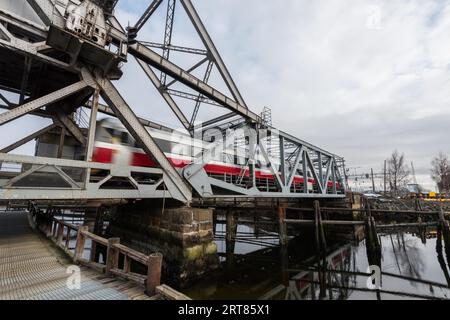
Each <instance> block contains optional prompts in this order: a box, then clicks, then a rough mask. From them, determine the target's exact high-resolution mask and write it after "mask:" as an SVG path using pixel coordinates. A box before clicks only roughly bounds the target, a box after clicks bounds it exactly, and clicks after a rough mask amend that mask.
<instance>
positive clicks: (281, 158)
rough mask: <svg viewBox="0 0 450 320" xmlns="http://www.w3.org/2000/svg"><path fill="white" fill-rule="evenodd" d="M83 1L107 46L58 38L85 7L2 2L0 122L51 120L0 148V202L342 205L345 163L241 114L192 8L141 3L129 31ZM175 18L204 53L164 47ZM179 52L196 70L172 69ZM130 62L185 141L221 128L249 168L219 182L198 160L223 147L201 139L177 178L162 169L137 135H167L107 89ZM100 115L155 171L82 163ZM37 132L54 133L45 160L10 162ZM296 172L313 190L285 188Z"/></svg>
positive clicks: (70, 0)
mask: <svg viewBox="0 0 450 320" xmlns="http://www.w3.org/2000/svg"><path fill="white" fill-rule="evenodd" d="M86 1H89V0H85V2H86ZM90 1H91V2H93V3H95V5H97V6H99V7H100V8H102V9H103V14H104V17H105V20H106V31H107V35H106V37H107V38H108V45H107V46H104V47H102V46H98V45H97V44H94V43H91V41H89V40H88V39H85V38H83V37H81V36H79V35H77V34H74V33H72V32H69V31H67V28H66V23H67V21H66V19H67V15H66V10H67V8H68V5H75V6H79V5H80V4H81V3H83V1H80V0H26V1H16V0H0V106H1V108H2V109H4V111H3V112H2V113H0V126H3V125H5V124H7V123H10V122H13V121H15V120H17V119H19V118H21V117H23V116H26V115H29V116H33V117H44V118H49V119H51V121H52V124H51V125H49V126H47V127H45V128H43V129H41V130H39V131H37V132H35V133H33V134H31V135H28V136H26V137H24V138H23V139H20V140H19V141H16V142H15V143H13V144H11V145H9V146H6V147H4V148H3V149H2V150H0V163H1V164H2V167H1V170H0V200H7V201H8V200H52V201H56V200H60V201H69V200H106V199H141V198H173V199H176V200H179V201H181V202H183V203H190V201H191V200H192V198H193V197H200V198H202V197H203V198H212V197H213V198H214V197H244V198H245V197H266V198H339V197H344V195H345V185H346V183H345V181H344V180H345V179H344V160H343V159H342V158H341V157H338V156H336V155H335V154H333V153H330V152H327V151H325V150H323V149H321V148H318V147H316V146H314V145H312V144H310V143H308V142H305V141H303V140H301V139H298V138H296V137H294V136H292V135H289V134H287V133H285V132H282V131H279V130H276V129H275V128H273V127H272V125H271V123H268V121H266V119H264V117H262V116H260V115H258V114H256V113H254V112H253V111H251V109H250V108H249V107H248V106H247V104H246V102H245V101H244V99H243V97H242V95H241V93H240V91H239V90H238V87H237V85H236V83H235V82H234V81H233V79H232V77H231V74H230V72H229V71H228V69H227V67H226V66H225V63H224V61H223V60H222V58H221V56H220V54H219V51H218V50H217V48H216V47H215V45H214V43H213V41H212V39H211V37H210V35H209V34H208V32H207V30H206V27H205V25H204V24H203V22H202V20H201V18H200V16H199V14H198V12H197V11H196V9H195V8H194V5H193V3H192V1H191V0H164V1H163V0H154V1H149V2H151V3H149V6H148V8H147V10H146V11H145V12H144V13H143V15H142V17H141V18H140V19H139V20H138V21H137V22H136V24H135V25H134V26H131V27H128V28H124V27H123V26H121V25H120V23H119V22H118V20H117V18H116V17H115V15H114V8H115V6H116V4H117V2H118V0H115V1H114V0H109V1H108V0H95V1H94V0H90ZM161 10H166V11H165V16H166V19H165V21H166V23H165V27H164V35H163V37H162V39H163V42H161V43H156V42H150V41H145V39H142V38H141V34H142V32H140V31H141V29H142V28H143V27H144V25H145V24H146V23H149V22H151V20H152V17H154V15H155V14H156V13H157V12H159V11H161ZM182 11H184V15H185V16H186V15H187V17H188V18H189V20H190V23H192V25H193V27H194V29H193V30H195V32H196V33H197V34H198V37H199V39H200V40H201V43H202V45H203V47H202V48H191V47H186V46H179V45H177V44H176V43H173V42H174V41H173V39H174V37H173V34H174V32H175V31H174V21H175V20H176V16H177V14H179V13H181V12H182ZM181 54H182V55H186V56H189V58H190V59H192V60H194V59H197V60H195V61H198V62H196V63H195V64H193V65H192V66H191V67H190V68H182V67H180V66H179V64H177V63H175V62H174V61H175V59H174V56H177V55H181ZM130 59H136V61H137V63H138V64H139V66H140V67H141V69H142V71H143V72H144V73H145V75H146V76H147V77H148V79H149V84H150V83H151V84H152V85H153V86H154V87H155V88H156V90H157V91H158V92H159V93H160V94H161V96H162V97H163V99H164V100H165V102H167V106H168V107H169V108H170V109H171V110H172V111H173V113H174V114H175V116H176V117H177V118H178V120H179V121H180V123H181V125H182V127H183V128H184V129H185V130H186V132H187V133H188V134H190V135H192V136H195V135H196V134H198V131H199V130H200V131H201V133H200V134H201V136H202V133H204V132H207V131H208V130H210V129H212V128H213V129H214V130H219V131H220V132H221V134H222V135H223V138H224V140H223V141H228V142H227V144H228V145H227V147H228V148H237V147H241V148H245V150H246V152H248V156H247V161H246V163H245V164H243V165H242V172H241V175H240V176H239V177H237V178H236V177H234V178H233V177H231V178H230V177H218V176H213V175H210V174H208V173H207V172H206V171H205V163H207V161H206V162H205V158H206V159H207V160H208V159H212V155H213V154H214V153H215V152H216V149H218V148H219V147H223V144H224V142H223V141H222V140H221V141H216V142H215V143H211V144H210V146H209V147H208V149H207V150H204V151H203V152H201V154H198V155H197V156H196V160H195V161H194V162H193V163H192V164H190V165H188V167H186V168H184V170H183V171H179V170H176V169H175V168H174V167H173V166H172V164H171V162H170V161H169V160H168V158H167V157H166V156H165V154H164V153H163V152H162V151H161V149H160V148H159V147H158V145H157V143H156V142H155V139H154V137H152V135H151V133H149V131H148V130H147V129H146V128H147V127H150V128H157V129H161V130H166V131H169V132H171V130H172V129H171V128H167V127H164V126H162V125H160V124H158V123H155V122H152V121H148V120H145V119H142V118H139V117H137V116H136V114H135V112H134V111H133V108H132V107H131V106H130V105H129V104H128V103H127V101H126V100H125V99H124V98H123V96H122V95H121V94H120V93H119V91H118V89H117V88H116V86H115V85H114V81H116V80H119V79H120V78H121V76H122V71H121V65H122V64H123V63H126V62H127V61H129V60H130ZM212 72H218V74H219V75H220V78H221V80H223V83H224V84H225V85H226V88H227V89H228V91H229V94H226V93H223V92H221V91H220V90H219V89H218V88H217V87H214V86H213V85H210V84H208V82H209V80H210V76H211V73H212ZM198 74H201V75H200V76H199V75H198ZM149 90H151V88H150V87H149ZM152 90H153V89H152ZM103 102H104V103H103ZM188 103H192V104H193V106H194V108H193V112H192V114H190V115H188V114H186V112H185V111H184V109H185V108H183V104H188ZM202 108H211V109H215V110H217V111H218V112H219V113H220V115H219V116H217V115H215V116H212V117H211V118H210V119H209V120H207V121H205V122H203V124H202V127H201V128H198V127H197V124H196V123H197V120H198V115H199V111H201V109H202ZM83 110H90V111H89V112H90V114H87V113H86V117H84V120H83V121H81V120H82V119H81V118H83V117H81V116H80V115H81V114H82V113H83V112H84V111H83ZM99 113H102V114H106V115H111V116H114V117H117V118H118V119H119V120H120V121H121V123H122V124H123V125H124V126H125V127H126V128H127V129H128V131H129V132H130V134H131V135H132V137H133V138H134V139H135V140H136V141H137V142H138V143H139V144H140V145H141V146H142V148H143V149H144V151H145V152H146V153H147V154H148V155H149V156H151V158H152V159H154V160H155V161H156V162H157V163H158V167H155V168H143V167H131V166H129V167H126V166H125V167H124V166H121V167H119V166H115V165H114V164H103V163H96V162H92V157H93V149H94V138H95V130H96V122H97V115H98V114H99ZM16 129H17V130H19V129H20V128H15V130H16ZM233 129H240V130H244V131H245V132H250V133H251V134H249V137H250V138H248V139H242V138H238V137H236V136H235V133H234V132H235V130H233ZM46 133H54V134H55V135H58V136H59V147H58V150H57V152H56V153H55V154H54V155H53V156H46V157H42V156H38V155H35V156H23V155H15V154H13V152H14V150H16V149H17V148H18V147H20V146H22V145H24V144H26V143H28V142H30V141H32V140H34V139H39V138H40V137H42V136H43V135H45V134H46ZM68 140H70V141H71V143H72V144H73V145H76V146H77V148H78V149H79V150H82V152H78V154H77V156H74V157H72V158H70V159H69V158H67V157H65V156H64V155H63V148H64V146H65V145H67V141H68ZM229 141H231V142H229ZM256 154H258V155H259V156H260V157H262V158H263V159H264V161H263V162H264V164H263V165H264V166H265V168H267V169H268V170H270V172H271V173H272V175H273V179H272V182H271V186H267V188H262V187H261V186H260V185H258V184H257V183H256V178H255V172H254V171H255V167H256V165H255V163H254V161H253V160H252V159H254V158H255V155H256ZM99 172H101V173H102V174H99ZM296 175H301V176H308V178H309V179H314V180H315V181H316V183H315V185H314V188H308V186H307V184H306V183H303V186H302V187H300V188H299V187H298V185H295V184H294V177H295V176H296ZM48 177H51V178H48ZM143 177H145V178H143ZM114 180H124V181H125V180H126V181H127V182H128V185H127V187H126V188H125V187H123V188H120V187H117V186H115V187H108V186H109V184H108V183H110V182H111V181H114ZM55 181H58V183H56V182H55ZM129 185H131V187H129Z"/></svg>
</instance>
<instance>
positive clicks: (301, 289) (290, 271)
mask: <svg viewBox="0 0 450 320" xmlns="http://www.w3.org/2000/svg"><path fill="white" fill-rule="evenodd" d="M218 228H219V231H220V227H218ZM252 234H253V229H252V228H251V227H248V226H242V225H241V226H239V228H238V239H240V240H241V241H239V240H238V241H236V242H235V243H234V248H233V244H230V243H228V245H227V244H226V242H225V241H223V240H217V245H218V248H219V252H220V256H221V262H222V263H221V267H220V269H219V270H217V272H216V273H215V274H212V275H210V276H209V277H208V278H205V279H204V280H202V281H200V282H198V283H197V284H195V285H194V286H192V287H190V288H188V289H185V290H184V293H186V294H187V295H189V296H190V297H192V298H194V299H263V300H264V299H266V300H267V299H274V300H283V299H289V300H310V299H319V298H320V297H319V296H320V286H319V283H320V282H319V272H317V261H318V260H317V256H316V252H315V248H314V242H313V241H312V239H311V238H309V237H308V236H304V237H298V238H295V239H292V240H291V241H290V243H289V246H288V247H287V248H285V249H282V248H280V247H279V246H278V240H277V239H275V235H274V234H263V236H264V238H263V239H262V238H259V239H256V237H255V236H252ZM427 237H428V239H426V242H425V243H424V242H423V241H422V240H421V239H420V238H419V237H418V236H416V235H414V234H413V233H406V232H394V233H392V234H381V235H380V242H381V247H382V248H381V252H382V262H381V270H382V272H383V274H382V277H381V289H380V291H378V292H377V291H373V290H369V289H368V285H367V283H368V279H369V277H368V275H367V273H368V272H369V270H367V268H368V259H367V251H366V247H365V242H364V241H363V242H361V243H351V242H339V243H334V244H331V243H330V244H329V250H328V252H327V254H326V262H327V263H326V264H327V270H326V272H324V273H323V274H324V277H323V278H324V279H325V281H322V283H324V282H325V287H322V294H323V297H322V298H323V299H333V300H336V299H339V300H358V299H366V300H367V299H368V300H372V299H381V300H390V299H436V298H437V299H448V298H450V289H449V287H448V281H447V280H446V276H445V274H446V273H447V274H448V272H450V271H449V268H448V259H447V257H446V254H445V250H444V253H443V254H442V256H440V259H439V255H438V252H437V250H436V241H437V239H436V235H435V232H433V230H429V232H428V233H427ZM433 237H434V238H433ZM227 248H228V250H227ZM227 251H228V253H227ZM370 283H372V282H371V281H370Z"/></svg>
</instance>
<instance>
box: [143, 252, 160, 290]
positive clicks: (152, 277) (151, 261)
mask: <svg viewBox="0 0 450 320" xmlns="http://www.w3.org/2000/svg"><path fill="white" fill-rule="evenodd" d="M162 259H163V256H162V254H160V253H153V254H151V255H150V256H149V257H148V263H147V267H148V269H147V281H146V293H147V295H149V296H153V295H154V294H155V291H156V287H158V286H159V285H160V284H161V268H162Z"/></svg>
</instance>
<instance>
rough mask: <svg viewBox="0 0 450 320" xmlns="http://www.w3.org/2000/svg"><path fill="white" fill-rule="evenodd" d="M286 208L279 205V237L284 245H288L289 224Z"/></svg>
mask: <svg viewBox="0 0 450 320" xmlns="http://www.w3.org/2000/svg"><path fill="white" fill-rule="evenodd" d="M285 220H286V208H285V207H284V206H283V205H279V206H278V226H279V237H280V244H281V245H282V246H285V245H287V243H288V237H287V226H286V221H285Z"/></svg>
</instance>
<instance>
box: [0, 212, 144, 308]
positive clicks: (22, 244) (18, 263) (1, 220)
mask: <svg viewBox="0 0 450 320" xmlns="http://www.w3.org/2000/svg"><path fill="white" fill-rule="evenodd" d="M70 265H71V262H70V261H69V260H68V259H67V258H66V257H65V256H64V254H63V253H61V252H60V251H59V250H58V249H56V247H54V245H53V244H52V243H51V242H50V241H49V240H47V239H46V238H45V237H43V236H42V235H40V234H38V233H37V232H35V231H33V230H32V228H31V227H30V226H29V223H28V218H27V215H26V214H25V213H17V212H14V213H12V212H9V213H1V212H0V300H29V299H32V300H35V299H38V300H150V299H152V298H150V297H148V296H147V295H145V294H144V288H143V287H140V286H138V285H137V284H135V283H132V282H128V281H125V280H121V279H117V278H108V277H106V276H104V275H102V274H100V273H97V272H95V271H93V270H90V269H87V268H83V267H81V288H80V289H75V290H71V289H69V288H68V286H67V285H66V283H67V280H68V277H69V276H70V274H68V273H67V272H66V271H67V267H69V266H70Z"/></svg>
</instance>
